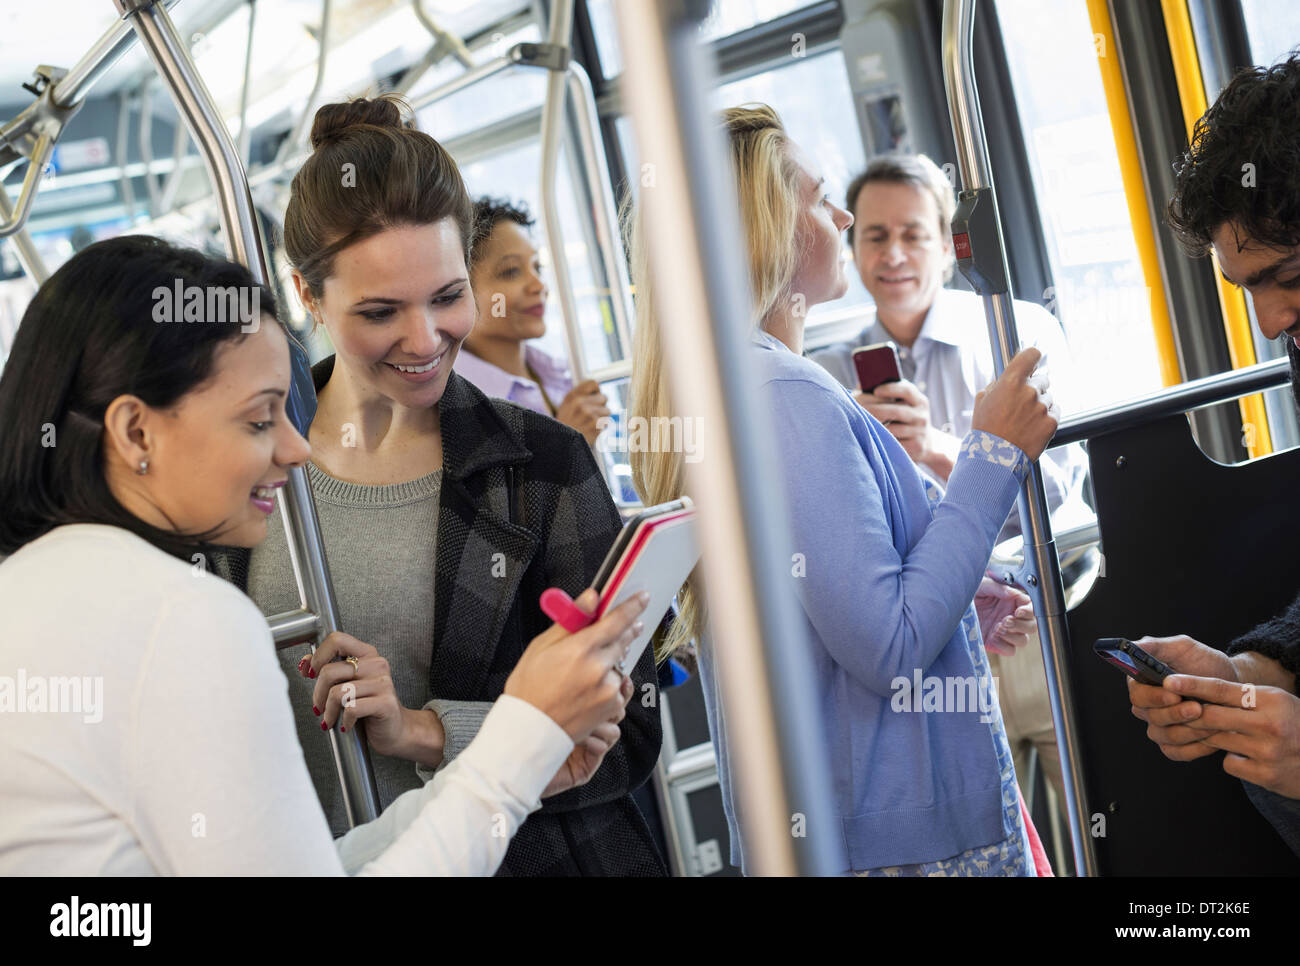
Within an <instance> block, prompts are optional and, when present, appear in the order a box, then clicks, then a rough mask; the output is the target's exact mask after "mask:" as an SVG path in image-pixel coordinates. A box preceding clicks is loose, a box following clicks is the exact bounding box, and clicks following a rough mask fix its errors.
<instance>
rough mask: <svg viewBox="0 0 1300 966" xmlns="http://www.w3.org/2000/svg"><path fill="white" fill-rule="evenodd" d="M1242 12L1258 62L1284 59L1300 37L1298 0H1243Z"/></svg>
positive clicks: (1264, 62) (1251, 49) (1251, 46)
mask: <svg viewBox="0 0 1300 966" xmlns="http://www.w3.org/2000/svg"><path fill="white" fill-rule="evenodd" d="M1241 14H1242V17H1243V18H1245V21H1246V35H1247V36H1248V37H1249V39H1250V56H1251V58H1252V59H1253V60H1254V61H1255V63H1257V64H1262V65H1269V64H1275V63H1277V62H1278V61H1279V60H1284V59H1285V58H1286V56H1287V54H1289V53H1290V52H1291V49H1292V48H1293V47H1295V46H1296V41H1297V38H1300V6H1297V5H1296V3H1295V0H1241Z"/></svg>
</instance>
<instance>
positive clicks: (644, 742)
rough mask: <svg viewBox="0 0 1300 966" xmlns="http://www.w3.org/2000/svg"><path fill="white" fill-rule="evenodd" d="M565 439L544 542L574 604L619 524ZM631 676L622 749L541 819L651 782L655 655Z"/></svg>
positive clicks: (583, 457) (548, 562) (597, 480)
mask: <svg viewBox="0 0 1300 966" xmlns="http://www.w3.org/2000/svg"><path fill="white" fill-rule="evenodd" d="M565 435H566V436H571V441H572V445H571V447H570V448H571V455H570V457H569V460H568V464H569V470H570V474H571V475H570V480H569V482H568V483H567V485H566V486H564V487H563V488H562V490H561V492H560V494H559V496H558V497H557V506H556V509H555V512H554V513H553V514H552V515H551V518H550V521H549V523H550V532H548V533H546V534H545V535H544V546H545V551H544V553H545V570H546V575H547V583H548V585H549V586H552V587H559V588H561V589H563V590H564V591H565V592H567V593H568V594H570V595H571V596H574V597H576V596H577V595H578V594H579V593H581V592H582V591H583V590H585V589H586V588H587V587H589V586H591V582H592V581H593V580H594V579H595V577H596V571H597V570H598V569H599V567H600V563H601V561H602V560H603V559H604V557H605V553H606V552H607V551H608V549H609V547H610V546H611V545H612V544H613V542H614V539H615V538H616V537H617V536H618V532H619V530H620V529H621V528H622V520H621V518H620V517H619V515H618V510H617V508H616V507H615V506H614V501H613V500H612V499H611V498H610V495H609V489H608V487H607V486H606V484H605V479H604V477H603V476H602V475H601V473H600V470H599V469H598V468H597V466H596V461H595V458H594V457H593V456H592V452H591V449H590V447H588V446H587V445H586V441H585V440H583V439H582V437H581V436H579V435H578V434H577V433H571V434H570V433H566V434H565ZM630 676H631V679H632V684H633V687H634V689H635V690H634V691H633V693H632V698H631V700H630V701H629V702H628V704H627V710H626V716H625V717H624V718H623V721H622V722H621V723H620V725H619V730H620V731H621V732H622V735H621V737H620V738H619V740H618V742H617V743H616V744H615V745H614V747H613V748H611V749H610V750H609V753H608V754H607V755H606V756H605V760H604V761H603V762H602V763H601V766H600V768H599V769H598V770H597V772H596V774H595V775H593V776H592V778H591V781H589V782H587V784H585V785H581V786H579V787H577V788H573V789H570V790H569V791H567V792H562V793H561V794H559V795H553V796H551V797H550V798H547V799H545V800H543V802H542V811H543V812H549V813H555V812H568V811H573V810H575V809H579V808H587V807H589V806H592V805H601V804H604V803H606V802H612V801H616V800H617V799H619V798H622V797H623V796H624V795H627V794H628V793H629V792H631V791H632V790H633V789H635V788H638V787H640V786H641V785H642V784H644V783H645V782H646V780H647V779H648V778H649V777H650V773H651V772H652V771H653V770H654V766H655V762H656V761H658V759H659V748H660V745H661V744H662V742H663V725H662V722H661V719H660V716H659V684H658V676H657V675H656V673H655V663H654V654H653V648H649V647H647V648H646V650H645V653H643V654H642V655H641V659H640V660H639V661H638V662H637V664H636V667H635V668H634V669H633V672H632V674H631V675H630Z"/></svg>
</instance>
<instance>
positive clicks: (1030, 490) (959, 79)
mask: <svg viewBox="0 0 1300 966" xmlns="http://www.w3.org/2000/svg"><path fill="white" fill-rule="evenodd" d="M974 30H975V0H944V5H943V78H944V90H945V92H946V94H947V98H948V109H949V112H950V114H951V117H952V129H953V135H954V137H955V139H956V147H957V163H958V168H959V169H960V172H961V179H962V182H963V183H964V184H965V185H966V190H964V191H962V192H961V193H960V196H959V197H960V199H961V200H962V201H963V203H965V204H969V205H971V206H972V208H971V210H972V211H974V210H975V208H974V206H976V205H979V204H984V205H987V206H988V207H989V209H991V213H992V217H991V232H990V235H991V237H990V239H989V240H990V242H992V243H993V244H990V246H989V247H990V251H992V250H993V249H996V255H997V257H998V260H1000V265H994V266H993V268H994V269H998V268H1000V270H1001V273H1000V277H998V278H996V279H994V278H990V280H985V281H981V280H977V279H972V281H974V282H975V283H976V284H975V289H976V291H977V292H979V294H981V295H982V296H983V297H984V309H985V315H986V317H987V321H988V327H989V341H990V343H991V344H992V354H993V363H994V370H995V371H996V373H997V374H998V375H1001V374H1002V371H1003V369H1004V368H1005V367H1006V364H1007V363H1008V362H1009V361H1010V360H1011V357H1012V356H1013V355H1015V353H1016V352H1017V351H1018V349H1019V347H1020V336H1019V334H1018V332H1017V331H1016V325H1015V316H1014V314H1013V311H1012V305H1011V293H1010V291H1008V288H1007V285H1006V283H1005V280H1006V279H1008V278H1009V277H1010V273H1009V272H1008V270H1007V265H1006V253H1005V250H1004V249H1003V246H1002V229H1001V221H1000V218H999V217H998V212H997V196H996V193H995V191H994V188H993V176H992V166H991V165H990V164H989V157H988V148H987V145H986V144H985V140H984V123H983V119H982V115H981V113H980V104H979V91H978V89H977V87H976V83H975V67H974V60H973V57H972V53H971V48H972V43H971V41H972V36H973V34H974ZM967 257H969V256H967ZM962 261H963V259H961V258H959V264H960V263H961V262H962ZM995 274H996V272H995ZM1018 505H1019V509H1020V530H1021V533H1022V535H1023V536H1024V538H1025V564H1024V567H1023V569H1022V572H1021V575H1020V577H1019V579H1018V582H1019V583H1020V584H1021V585H1022V586H1024V588H1025V591H1026V592H1027V593H1028V594H1029V596H1030V599H1031V600H1032V601H1033V604H1034V613H1035V616H1036V617H1037V620H1038V633H1039V642H1040V644H1041V645H1042V649H1043V665H1044V670H1045V671H1046V676H1047V691H1048V698H1049V701H1050V703H1051V708H1052V720H1053V721H1054V722H1055V724H1056V743H1057V748H1058V749H1059V751H1060V755H1061V778H1062V781H1063V784H1064V786H1065V806H1066V812H1067V815H1068V817H1069V822H1070V842H1071V846H1072V848H1073V852H1074V863H1075V868H1076V869H1077V870H1079V872H1080V874H1083V875H1096V874H1097V859H1096V850H1095V849H1094V848H1093V842H1092V836H1091V835H1090V830H1089V825H1088V820H1087V816H1086V815H1085V814H1084V811H1083V803H1084V787H1083V766H1082V756H1081V754H1080V751H1079V736H1078V731H1079V728H1078V718H1077V717H1076V715H1075V712H1074V701H1073V695H1072V691H1071V686H1070V681H1069V678H1068V677H1067V676H1066V674H1065V665H1066V654H1067V652H1068V649H1069V641H1070V631H1069V626H1068V624H1067V623H1066V618H1065V588H1064V585H1063V583H1062V580H1061V566H1060V559H1059V557H1058V555H1057V548H1056V545H1055V544H1054V543H1053V540H1052V521H1051V517H1050V515H1049V512H1048V505H1047V496H1046V492H1045V491H1044V489H1043V476H1042V470H1041V469H1040V467H1039V464H1038V462H1037V461H1034V462H1033V463H1032V464H1030V467H1029V473H1028V474H1027V476H1026V477H1025V480H1024V483H1023V484H1022V486H1021V491H1020V496H1019V499H1018Z"/></svg>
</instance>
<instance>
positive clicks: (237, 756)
mask: <svg viewBox="0 0 1300 966" xmlns="http://www.w3.org/2000/svg"><path fill="white" fill-rule="evenodd" d="M0 626H3V633H2V634H0V776H3V780H0V874H4V875H14V874H18V875H22V874H50V875H141V874H144V875H148V874H163V875H250V874H271V875H339V874H343V873H347V874H351V875H357V874H359V875H385V874H394V875H490V874H491V873H492V872H494V871H495V870H496V868H497V866H498V865H500V863H501V860H502V858H503V857H504V856H505V852H506V847H507V846H508V844H509V842H510V839H511V837H512V836H513V835H514V833H515V831H516V830H517V829H518V828H519V826H520V825H521V824H522V823H523V821H524V819H525V818H526V817H527V815H528V814H529V813H530V812H532V811H533V810H535V809H536V808H538V807H539V805H540V795H541V792H542V790H543V789H544V788H545V787H546V784H547V782H548V781H549V780H550V778H551V777H552V776H553V775H554V774H555V772H556V771H557V770H558V769H559V767H560V765H561V764H562V763H563V762H564V760H565V758H567V757H568V755H569V753H570V752H571V751H572V750H573V743H572V742H571V741H570V739H569V737H568V735H567V734H566V733H565V732H564V730H563V729H562V728H560V727H559V725H557V724H556V723H555V722H554V721H552V720H551V718H550V717H548V716H547V715H546V714H544V713H543V712H541V711H539V710H538V709H537V708H535V707H533V706H532V705H530V704H528V703H527V702H525V701H521V700H519V699H517V698H512V697H509V696H502V697H501V698H499V699H498V700H497V702H496V705H495V707H494V708H493V709H492V711H491V713H490V714H489V715H488V716H487V718H486V720H485V721H484V723H483V727H482V729H481V730H480V732H479V734H478V736H477V737H476V738H475V739H474V741H473V742H472V743H471V744H470V745H469V747H468V748H466V749H465V751H464V752H462V753H461V754H460V755H459V756H458V757H457V758H456V760H455V761H454V762H453V763H452V764H450V765H449V766H447V768H445V769H443V770H442V771H440V772H439V773H438V775H437V777H436V778H434V779H433V781H431V782H429V783H428V784H426V785H425V786H424V787H423V788H420V789H415V790H412V791H409V792H407V793H405V794H403V795H401V796H400V797H398V798H397V799H396V800H395V801H394V802H393V803H392V805H391V806H390V807H389V808H388V809H386V810H385V811H384V813H383V814H382V815H381V816H380V817H379V818H378V819H377V820H376V821H374V822H371V823H369V824H367V825H362V826H359V827H358V828H356V829H354V830H353V831H351V832H349V833H348V834H347V835H345V836H344V837H343V838H341V839H339V840H337V841H335V840H334V839H333V838H331V836H330V832H329V828H328V826H327V824H326V822H325V818H324V815H323V814H322V812H321V807H320V804H319V801H318V799H317V797H316V792H315V790H314V789H313V787H312V783H311V779H310V777H309V776H308V772H307V767H306V764H305V762H304V761H303V755H302V751H301V749H300V747H299V745H298V740H297V735H296V732H295V730H294V724H293V717H292V714H291V712H290V708H289V703H288V698H287V682H286V680H285V677H284V674H283V672H282V671H281V670H280V666H279V664H278V662H277V660H276V655H275V646H274V643H273V641H272V638H271V634H270V630H269V628H268V627H267V624H266V621H265V619H264V618H263V617H262V615H261V614H260V613H259V612H258V610H257V607H256V606H254V604H253V603H252V602H251V601H250V600H249V599H248V598H247V597H245V596H244V595H243V594H242V593H240V592H239V590H238V589H236V588H235V587H233V586H231V585H229V584H227V583H226V582H225V581H223V580H221V579H220V578H218V577H215V576H213V575H211V574H209V573H207V572H206V570H205V569H204V567H203V565H202V561H201V560H198V561H197V562H196V563H195V564H194V566H187V565H186V564H185V563H184V562H182V561H180V560H177V559H176V558H174V557H171V556H169V555H167V554H165V553H163V552H162V551H160V550H158V549H156V548H155V547H153V546H152V545H151V544H149V543H148V542H146V541H144V540H142V539H140V538H139V537H137V536H135V535H134V534H131V533H129V532H127V531H125V530H121V529H119V528H116V527H109V526H100V525H94V524H76V525H70V526H63V527H59V528H57V529H55V530H53V531H51V532H50V533H48V534H46V535H45V536H44V537H41V538H40V539H39V540H35V541H33V542H32V543H30V544H28V545H27V546H25V547H23V548H22V549H21V550H19V551H18V552H16V553H15V554H14V555H13V556H11V557H9V558H8V559H7V560H5V561H4V562H3V564H0ZM414 767H415V766H414V765H412V768H414Z"/></svg>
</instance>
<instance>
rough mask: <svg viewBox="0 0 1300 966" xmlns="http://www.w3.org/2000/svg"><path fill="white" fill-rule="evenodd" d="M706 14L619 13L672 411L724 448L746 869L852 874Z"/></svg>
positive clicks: (725, 642)
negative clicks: (793, 585)
mask: <svg viewBox="0 0 1300 966" xmlns="http://www.w3.org/2000/svg"><path fill="white" fill-rule="evenodd" d="M688 6H689V7H690V8H691V10H692V11H693V12H694V14H695V16H691V15H690V14H688V13H686V11H685V10H684V8H685V7H688ZM704 7H705V5H704V4H703V3H691V4H676V3H663V4H654V3H625V4H616V5H615V13H616V16H617V19H618V29H619V39H620V40H621V41H622V47H623V51H624V55H625V59H626V67H627V70H626V74H627V84H626V85H625V90H626V92H627V97H628V102H629V105H630V107H631V114H632V119H633V121H634V122H635V125H636V131H637V136H638V140H639V142H640V143H641V145H642V146H643V147H645V148H646V149H647V151H649V149H650V146H653V147H654V150H653V152H652V154H653V157H654V159H655V163H656V165H657V166H658V167H659V171H660V174H659V179H658V186H657V187H656V188H655V198H654V201H653V203H650V199H649V198H643V199H642V205H641V214H642V217H643V218H644V224H645V228H646V230H647V233H646V239H647V241H648V243H649V254H650V257H651V262H652V270H653V271H654V272H655V275H656V276H657V277H658V278H660V279H669V278H671V279H672V280H673V283H672V284H671V285H664V286H662V288H661V289H660V290H659V291H658V292H657V296H658V298H659V299H660V304H659V305H658V307H657V311H658V314H659V318H660V324H661V325H662V326H663V330H664V331H663V333H662V337H663V340H664V349H665V354H666V355H667V356H668V357H669V358H670V360H671V362H670V364H668V366H667V369H668V376H669V381H670V391H671V393H672V398H673V402H674V408H675V409H676V410H677V411H678V412H681V413H690V414H692V415H693V417H694V418H697V419H699V420H701V422H702V424H704V425H707V426H708V428H709V438H710V439H711V440H713V441H714V442H712V443H711V444H710V446H709V461H708V470H707V472H705V471H704V470H703V467H704V465H705V464H702V463H694V464H692V463H688V464H687V467H686V472H687V475H688V485H689V488H690V492H691V494H692V495H693V496H696V497H697V498H698V503H699V505H700V507H701V509H702V512H701V513H700V525H701V527H702V533H701V537H700V543H701V545H702V546H704V547H705V552H704V555H703V557H702V558H701V567H702V568H703V573H704V578H705V586H706V588H707V591H708V595H709V610H710V612H711V613H712V614H714V615H715V616H716V615H724V616H725V619H721V620H714V621H713V624H712V630H713V640H712V642H711V645H710V646H712V647H714V648H716V654H717V660H716V667H717V672H718V684H719V688H720V694H721V697H720V701H719V703H720V704H721V706H722V714H723V718H724V720H725V722H726V729H727V734H728V735H730V736H731V743H730V747H729V758H730V761H731V763H732V787H733V788H734V789H735V791H736V793H737V795H738V806H737V807H738V808H739V810H740V811H741V812H743V814H744V819H745V830H746V833H747V835H746V846H747V849H746V852H747V858H748V859H750V860H752V862H750V863H747V864H748V865H749V868H750V871H753V872H757V873H759V874H793V873H796V872H800V873H805V874H829V873H835V872H839V871H842V870H843V869H844V863H845V859H846V857H844V856H842V855H841V854H840V853H841V851H842V848H843V846H842V833H841V831H840V823H839V821H838V820H837V817H836V812H835V809H834V806H833V804H832V803H833V797H832V794H831V787H832V786H831V780H830V767H829V763H828V761H827V757H826V750H825V743H824V741H823V740H822V738H823V736H822V735H821V734H820V723H819V720H818V715H817V713H816V711H815V710H814V709H815V708H816V707H817V706H818V704H817V698H816V694H815V692H814V690H813V683H812V679H811V669H810V668H809V667H808V664H807V660H806V654H807V653H808V651H807V650H806V636H807V631H806V627H805V625H804V623H803V618H802V615H801V614H800V613H799V607H798V603H797V601H796V600H795V599H794V595H793V593H792V592H791V591H790V588H789V583H788V580H783V579H782V573H783V572H782V568H781V565H780V560H781V559H782V558H783V556H784V554H783V552H782V550H781V545H780V537H779V536H778V534H779V529H778V528H774V527H772V525H771V521H773V520H783V519H786V518H787V516H788V514H787V513H786V509H785V507H784V506H783V505H782V501H781V498H780V490H779V487H778V486H777V484H776V481H775V479H774V477H773V474H772V473H771V471H770V469H771V467H772V466H774V465H776V453H775V448H774V445H775V444H774V442H773V441H772V439H771V438H770V436H769V434H767V433H766V432H765V427H763V426H762V425H760V421H759V420H758V419H756V418H755V417H754V414H753V393H754V391H755V389H756V387H754V386H752V385H751V382H752V380H753V379H754V374H753V372H752V371H751V369H750V362H751V359H752V351H753V350H752V348H751V347H750V346H749V343H748V331H747V330H748V325H747V322H748V320H750V319H752V318H753V303H752V299H751V297H750V292H749V287H748V271H747V267H746V265H745V262H744V259H743V258H742V256H741V253H742V252H743V251H744V248H745V246H744V242H743V238H744V235H743V233H742V230H741V226H740V217H739V205H738V204H737V202H736V192H735V185H734V184H733V183H732V181H731V178H730V171H731V166H730V164H728V163H727V160H726V155H725V148H724V147H723V145H722V144H721V143H720V138H719V133H718V130H717V126H716V121H715V120H714V118H713V116H712V114H711V111H710V109H709V106H708V97H707V96H706V93H705V92H707V91H709V90H711V89H712V87H713V77H712V70H711V67H710V64H709V60H708V57H709V52H708V51H707V50H706V49H703V48H702V47H701V45H700V43H699V33H698V27H699V16H700V15H702V13H703V12H704ZM778 693H779V695H780V699H779V700H778ZM800 816H803V819H804V821H803V822H800ZM801 825H802V831H803V833H804V836H803V837H799V832H798V831H796V829H798V828H799V827H800V826H801Z"/></svg>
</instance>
